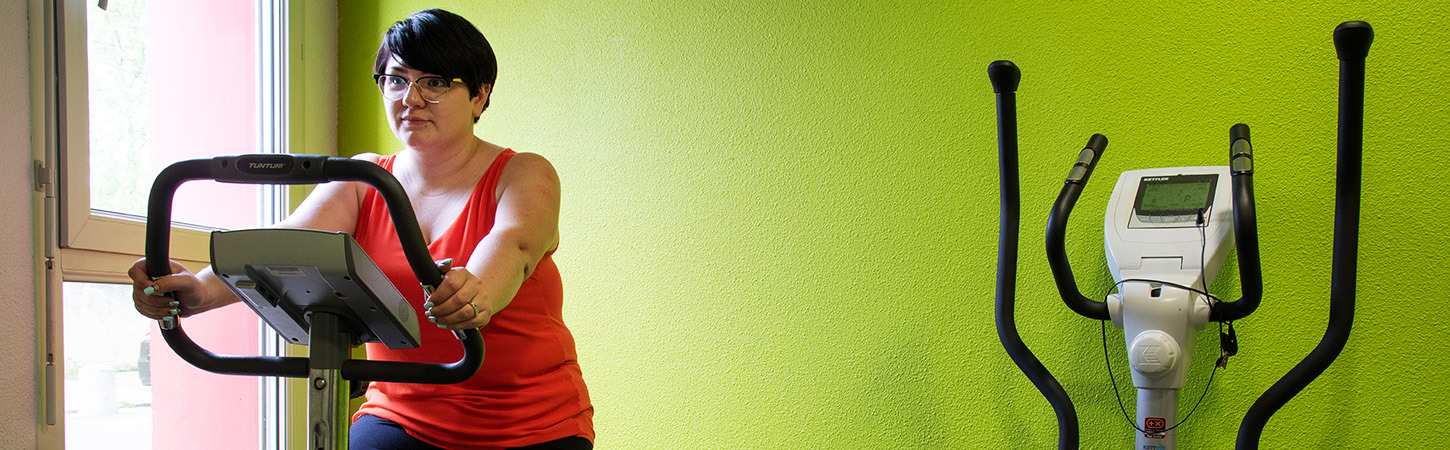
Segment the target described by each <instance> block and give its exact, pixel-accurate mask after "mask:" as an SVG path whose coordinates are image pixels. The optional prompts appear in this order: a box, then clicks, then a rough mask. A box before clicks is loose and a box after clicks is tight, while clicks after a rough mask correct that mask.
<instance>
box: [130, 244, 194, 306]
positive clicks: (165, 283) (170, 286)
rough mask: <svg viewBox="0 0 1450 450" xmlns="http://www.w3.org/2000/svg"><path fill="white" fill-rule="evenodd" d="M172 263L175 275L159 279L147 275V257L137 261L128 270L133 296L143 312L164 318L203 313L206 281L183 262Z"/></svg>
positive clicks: (172, 272)
mask: <svg viewBox="0 0 1450 450" xmlns="http://www.w3.org/2000/svg"><path fill="white" fill-rule="evenodd" d="M169 262H170V263H171V275H166V276H163V277H161V278H157V279H156V280H152V279H151V276H149V275H147V274H146V258H141V259H138V260H136V263H135V264H132V265H131V270H129V271H127V272H126V274H127V275H129V276H130V277H131V299H132V300H133V301H135V303H136V311H137V312H139V313H141V315H143V316H146V317H150V318H152V319H156V320H161V318H163V317H166V316H176V315H181V316H189V315H191V314H195V313H197V312H200V311H199V309H200V307H201V304H202V297H203V293H204V292H205V289H204V286H203V283H202V282H201V280H200V279H199V278H197V276H196V275H195V274H192V273H191V271H189V270H186V267H184V266H182V265H181V264H180V263H178V262H176V261H169ZM166 294H171V295H170V296H167V295H166Z"/></svg>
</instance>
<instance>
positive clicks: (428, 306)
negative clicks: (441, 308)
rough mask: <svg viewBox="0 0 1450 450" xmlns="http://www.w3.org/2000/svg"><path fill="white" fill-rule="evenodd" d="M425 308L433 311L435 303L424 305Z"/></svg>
mask: <svg viewBox="0 0 1450 450" xmlns="http://www.w3.org/2000/svg"><path fill="white" fill-rule="evenodd" d="M423 308H425V309H433V302H428V303H424V304H423Z"/></svg>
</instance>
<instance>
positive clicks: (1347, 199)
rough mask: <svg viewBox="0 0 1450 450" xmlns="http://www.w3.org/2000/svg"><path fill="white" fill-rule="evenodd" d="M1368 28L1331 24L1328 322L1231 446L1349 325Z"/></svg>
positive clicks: (1299, 384) (1249, 435)
mask: <svg viewBox="0 0 1450 450" xmlns="http://www.w3.org/2000/svg"><path fill="white" fill-rule="evenodd" d="M1373 41H1374V29H1372V28H1370V26H1369V24H1368V23H1366V22H1362V21H1350V22H1344V23H1341V24H1339V26H1337V27H1335V28H1334V49H1335V53H1336V54H1337V55H1338V57H1339V126H1338V145H1337V147H1338V148H1337V149H1336V153H1337V157H1336V161H1335V166H1336V169H1335V192H1334V250H1333V253H1334V255H1333V262H1332V263H1331V266H1330V282H1329V325H1328V327H1327V329H1326V330H1325V331H1324V337H1323V338H1321V339H1320V340H1319V344H1318V345H1316V346H1315V347H1314V350H1312V351H1310V352H1309V355H1308V356H1306V357H1305V358H1304V360H1302V361H1300V362H1299V364H1296V365H1295V366H1294V368H1293V369H1290V370H1289V373H1287V374H1285V375H1284V377H1283V378H1280V379H1279V381H1277V382H1275V383H1274V385H1273V386H1270V387H1269V389H1268V390H1267V391H1264V394H1263V395H1261V396H1259V399H1258V400H1256V401H1254V404H1253V405H1252V406H1250V407H1249V411H1248V413H1246V414H1244V420H1243V422H1242V423H1240V424H1239V433H1238V437H1237V440H1236V441H1235V448H1239V449H1257V448H1259V438H1260V436H1262V435H1263V432H1264V426H1265V425H1267V424H1268V422H1269V418H1270V417H1271V416H1273V415H1274V413H1275V412H1278V410H1279V408H1282V407H1283V406H1284V405H1285V404H1287V403H1289V400H1290V399H1292V398H1294V396H1295V395H1298V394H1299V391H1301V390H1303V389H1304V388H1305V387H1308V386H1309V383H1311V382H1313V381H1314V379H1315V378H1318V377H1319V374H1321V373H1323V372H1324V370H1325V369H1328V368H1329V365H1330V364H1332V363H1333V362H1334V360H1335V358H1337V357H1339V352H1340V351H1342V350H1344V346H1345V344H1346V343H1348V342H1349V332H1350V330H1351V328H1353V325H1354V300H1355V284H1356V283H1355V278H1356V276H1357V271H1356V268H1357V265H1358V260H1359V210H1360V193H1361V192H1360V191H1361V185H1360V184H1361V180H1360V176H1361V169H1362V168H1363V156H1364V155H1363V151H1364V79H1365V61H1364V60H1365V58H1366V57H1367V56H1368V55H1369V47H1370V44H1371V43H1372V42H1373Z"/></svg>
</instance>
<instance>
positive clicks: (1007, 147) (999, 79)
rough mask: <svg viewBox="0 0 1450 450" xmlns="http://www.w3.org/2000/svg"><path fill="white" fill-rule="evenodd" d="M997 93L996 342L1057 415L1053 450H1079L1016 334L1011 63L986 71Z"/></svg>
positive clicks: (1060, 392)
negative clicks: (999, 190)
mask: <svg viewBox="0 0 1450 450" xmlns="http://www.w3.org/2000/svg"><path fill="white" fill-rule="evenodd" d="M987 77H988V78H990V79H991V80H992V90H993V91H994V92H996V93H997V161H998V173H999V174H1000V178H1001V193H1000V195H999V198H1000V200H1001V207H1000V210H1001V218H1000V220H999V225H998V227H999V229H998V235H997V236H998V237H997V298H996V308H995V313H996V323H997V339H998V340H1000V341H1002V347H1003V348H1004V349H1006V351H1007V355H1008V356H1009V357H1011V358H1012V362H1013V363H1014V364H1016V365H1017V368H1018V369H1020V370H1022V373H1023V374H1024V375H1027V378H1028V379H1029V380H1031V381H1032V384H1033V386H1036V387H1037V390H1038V391H1039V392H1041V393H1042V395H1043V396H1044V397H1047V401H1048V403H1050V404H1052V409H1053V411H1054V412H1055V413H1056V415H1057V448H1059V449H1064V450H1066V449H1076V448H1078V423H1077V410H1076V409H1075V408H1074V407H1073V405H1072V399H1071V398H1070V397H1068V395H1067V391H1066V390H1065V389H1063V388H1062V384H1061V383H1059V382H1058V381H1057V379H1056V378H1054V377H1053V376H1052V373H1051V372H1049V371H1048V370H1047V367H1046V366H1043V365H1042V361H1040V360H1038V359H1037V356H1036V355H1033V354H1032V350H1031V349H1029V348H1027V344H1026V343H1025V342H1022V336H1021V334H1020V333H1018V332H1017V319H1016V297H1017V259H1018V258H1017V245H1018V234H1019V233H1018V231H1019V228H1020V222H1021V221H1020V218H1021V212H1022V211H1021V203H1022V198H1021V186H1020V183H1019V180H1018V178H1019V177H1018V175H1019V171H1018V164H1017V162H1018V158H1017V100H1016V91H1017V83H1018V82H1019V81H1021V79H1022V72H1021V71H1020V70H1019V69H1018V68H1017V66H1016V65H1015V64H1012V62H1011V61H995V62H993V63H992V64H990V65H988V66H987Z"/></svg>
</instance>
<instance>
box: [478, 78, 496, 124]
mask: <svg viewBox="0 0 1450 450" xmlns="http://www.w3.org/2000/svg"><path fill="white" fill-rule="evenodd" d="M491 95H493V85H492V84H485V85H481V86H479V87H478V95H476V96H474V97H473V120H475V121H477V120H478V118H479V117H481V116H483V108H485V107H487V106H488V97H489V96H491Z"/></svg>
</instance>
